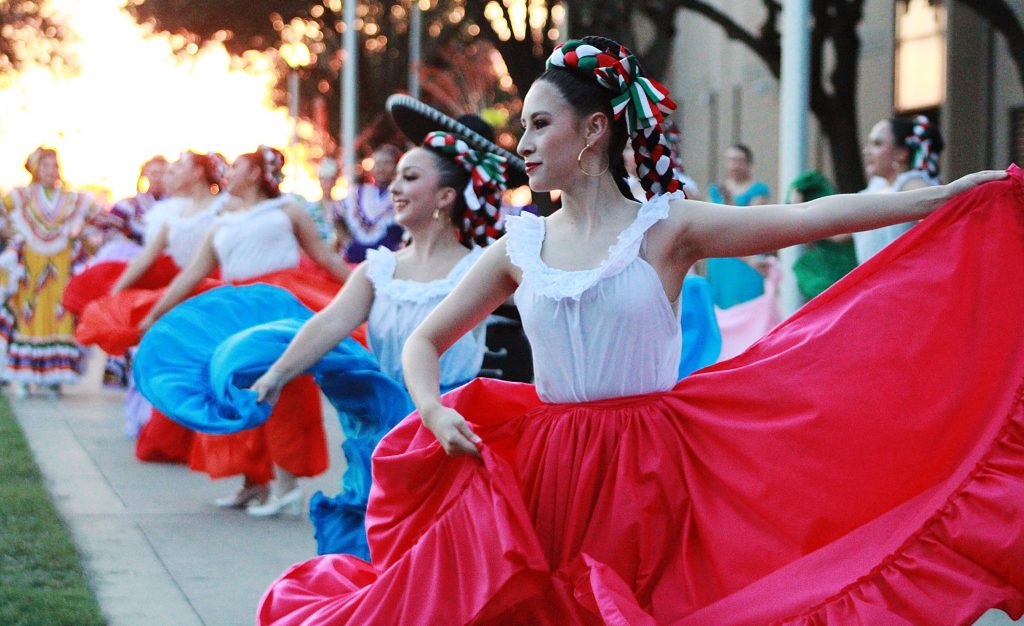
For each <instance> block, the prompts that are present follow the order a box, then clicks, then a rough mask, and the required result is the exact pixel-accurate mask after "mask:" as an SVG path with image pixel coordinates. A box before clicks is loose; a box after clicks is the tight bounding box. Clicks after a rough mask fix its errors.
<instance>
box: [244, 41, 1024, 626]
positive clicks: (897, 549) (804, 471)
mask: <svg viewBox="0 0 1024 626" xmlns="http://www.w3.org/2000/svg"><path fill="white" fill-rule="evenodd" d="M548 65H549V69H548V71H547V72H545V73H544V74H543V75H542V76H541V78H540V79H539V80H538V81H537V82H536V83H535V84H534V85H533V86H532V87H531V88H530V90H529V92H528V93H527V95H526V98H525V101H524V105H523V122H524V125H525V132H524V134H523V137H522V140H521V141H520V144H519V152H520V154H522V155H523V156H524V158H525V160H526V163H527V171H528V173H529V174H530V183H531V186H532V187H533V188H534V189H537V190H539V191H547V190H549V189H555V188H558V189H561V190H562V202H563V204H562V209H560V210H559V211H558V212H556V213H555V214H553V215H552V216H550V217H548V218H544V219H541V218H531V217H528V216H523V217H522V218H519V219H510V220H509V223H508V224H507V228H508V233H507V235H506V237H505V238H504V239H502V240H500V241H498V242H497V243H496V244H494V245H493V246H491V247H489V248H488V250H487V251H486V252H485V253H484V255H483V256H482V257H481V259H480V260H479V261H478V262H477V263H476V264H475V265H474V267H473V269H471V270H470V272H469V274H467V276H466V278H465V279H463V281H462V282H461V283H460V284H459V285H458V287H456V289H455V290H454V291H453V292H452V294H451V295H450V296H449V297H448V298H446V299H445V300H444V301H443V302H442V303H441V304H440V305H439V306H438V307H437V308H436V309H435V310H434V312H433V313H431V315H430V316H429V317H428V318H427V320H426V321H424V323H423V324H422V325H421V326H420V327H419V328H418V329H417V330H416V331H415V332H414V333H413V335H412V336H411V337H410V338H409V340H408V342H407V343H406V347H405V350H404V354H403V366H404V371H405V372H406V382H407V384H408V386H409V390H410V392H411V395H412V397H413V399H414V401H415V403H416V406H417V408H418V409H419V411H418V414H414V415H412V416H410V417H409V418H407V419H406V420H404V421H403V422H402V423H401V424H399V425H398V426H397V427H396V428H395V429H394V430H393V431H391V433H389V434H388V435H387V436H386V437H385V438H384V439H383V440H382V441H381V443H380V445H379V446H378V447H377V450H376V451H375V453H374V487H373V490H372V492H371V498H370V503H369V507H368V510H367V526H368V528H367V532H368V536H369V542H370V552H371V554H372V556H373V564H372V565H371V564H370V563H366V562H363V561H360V560H358V559H355V558H353V557H346V556H340V555H327V556H322V557H318V558H316V559H313V560H311V561H309V562H307V563H303V564H300V565H297V566H295V567H293V568H291V569H290V570H288V571H287V572H285V574H284V575H283V576H282V578H281V579H279V580H278V581H277V582H276V583H274V585H273V586H272V587H271V588H270V589H269V591H268V592H267V593H266V594H265V596H264V598H263V601H262V603H261V606H260V609H259V612H258V621H259V622H260V623H263V624H268V623H280V624H298V623H303V624H319V623H332V624H338V623H346V622H349V623H382V624H383V623H403V624H405V623H436V622H444V623H449V624H455V623H459V624H461V623H471V622H472V623H494V622H503V623H561V624H564V623H600V622H605V623H629V624H653V623H660V624H668V623H677V624H737V623H743V624H764V623H774V622H783V623H803V624H820V623H825V622H829V623H836V624H849V623H858V622H862V623H863V622H870V623H879V624H881V623H915V624H931V623H961V622H964V621H968V620H970V619H972V618H974V617H976V616H977V615H980V614H981V613H982V612H984V610H986V609H988V608H989V607H992V606H1001V607H1004V608H1008V609H1010V610H1011V611H1012V612H1014V613H1017V614H1018V615H1019V613H1020V612H1021V611H1022V609H1024V592H1022V591H1021V590H1022V589H1024V579H1022V572H1024V521H1022V520H1024V436H1022V432H1024V429H1022V426H1024V406H1022V402H1021V392H1020V390H1019V389H1020V384H1021V382H1022V381H1024V356H1022V355H1021V354H1020V351H1019V349H1018V348H1019V344H1020V341H1021V339H1024V337H1022V331H1021V328H1020V323H1019V319H1020V316H1021V315H1022V314H1024V284H1022V283H1024V281H1022V280H1021V278H1022V276H1024V270H1022V269H1021V268H1022V267H1024V246H1021V240H1022V238H1024V223H1022V222H1024V220H1022V219H1021V209H1022V197H1024V175H1022V173H1021V172H1020V171H1019V170H1017V169H1011V174H1012V175H1013V178H1012V179H1010V180H1006V179H1007V174H1006V173H1003V172H986V173H979V174H972V175H970V176H967V177H965V178H962V179H960V180H958V181H956V182H954V183H952V184H950V185H948V186H944V187H931V188H928V189H921V190H916V191H913V192H907V193H904V194H889V195H874V196H868V195H852V196H850V195H847V196H831V197H828V198H822V199H819V200H815V201H813V202H810V203H807V204H805V205H778V206H763V207H757V208H749V209H747V208H742V207H735V208H728V207H722V206H719V205H712V204H704V203H700V202H694V201H688V200H685V199H683V198H682V197H681V195H680V194H672V193H664V192H671V191H672V190H673V188H674V187H675V183H674V181H671V180H665V179H664V178H662V176H661V174H662V173H669V172H671V167H664V166H668V165H670V163H664V162H661V160H660V156H661V154H663V153H662V150H661V149H659V145H660V144H658V143H655V142H657V140H658V134H659V133H658V118H659V117H660V116H661V115H662V114H663V111H664V110H665V109H668V108H670V106H671V104H670V102H669V101H667V100H666V99H665V96H666V92H665V90H664V88H662V87H661V86H660V85H658V84H657V83H655V82H654V81H651V80H649V79H647V78H645V77H644V76H643V74H642V72H641V71H640V69H639V68H638V67H637V65H636V61H635V59H634V58H633V57H632V56H631V55H630V54H629V53H628V51H626V50H625V49H623V48H622V47H621V46H619V45H618V44H615V43H614V42H610V41H608V40H605V39H601V38H587V39H584V40H582V41H569V42H567V43H566V44H564V45H563V46H562V47H561V48H559V49H558V50H556V51H555V52H554V53H553V55H552V57H551V58H550V59H549V64H548ZM620 105H621V106H620ZM616 110H618V111H619V112H620V113H621V115H620V116H619V117H618V119H617V118H616V115H615V111H616ZM627 136H628V137H630V138H631V139H632V140H633V142H634V148H635V150H636V152H637V154H639V155H640V157H641V159H642V160H643V163H642V164H641V165H640V171H641V173H642V179H643V180H644V181H645V186H646V187H647V189H648V191H649V192H650V193H652V194H653V195H654V197H653V199H652V200H650V201H648V202H647V203H645V204H638V203H636V202H633V201H631V200H628V199H625V198H623V197H617V196H616V192H617V188H618V181H616V180H614V179H613V176H612V175H611V174H610V173H609V174H605V173H604V172H603V170H604V168H605V166H606V165H607V164H608V163H609V162H611V163H612V167H611V168H610V171H616V170H617V169H618V168H617V167H616V164H615V160H616V158H617V155H619V154H621V146H622V142H624V141H625V140H626V138H627ZM596 174H600V175H596ZM986 181H997V182H990V183H989V184H986V185H984V186H982V187H980V188H977V189H975V187H976V186H978V185H979V183H983V182H986ZM969 189H970V190H972V191H971V192H970V193H967V194H964V195H963V196H961V197H955V196H957V195H958V194H960V193H961V192H964V191H967V190H969ZM950 198H954V199H953V200H952V201H951V202H949V203H947V204H945V206H944V207H943V209H942V210H941V211H939V212H938V213H937V214H936V215H934V216H932V217H931V218H930V219H929V220H927V222H928V223H927V224H926V225H922V226H921V227H919V231H918V232H917V233H915V234H914V236H910V237H907V238H904V239H903V240H901V241H900V242H899V243H897V244H894V245H893V246H890V247H889V248H888V249H887V250H886V251H885V252H884V253H883V254H882V255H880V258H878V260H877V261H874V262H871V263H868V264H866V265H864V266H862V267H860V268H858V269H857V270H855V272H854V273H853V275H851V276H850V277H849V278H848V279H847V280H844V281H842V282H841V283H840V286H841V287H842V288H841V289H832V290H830V291H829V294H831V295H829V297H822V298H818V299H816V300H814V302H812V303H810V304H809V305H808V306H806V307H804V308H803V309H801V310H800V311H799V312H798V313H797V314H796V315H794V316H793V317H792V318H790V320H788V321H787V323H786V324H784V325H783V326H781V327H779V328H778V329H776V331H774V332H773V333H771V334H770V335H769V336H768V337H767V338H765V339H763V340H762V341H760V342H759V343H757V344H755V346H754V347H752V348H751V349H750V350H748V351H747V352H746V353H744V354H743V355H741V356H739V357H737V358H735V359H732V360H730V361H727V362H725V363H720V364H718V365H715V366H712V367H710V368H707V369H705V370H704V371H702V372H698V373H695V374H693V375H691V376H690V377H688V378H686V379H684V380H683V381H681V382H680V383H679V384H678V385H676V383H675V377H676V364H677V359H678V355H679V346H678V341H679V326H678V324H677V323H676V318H675V314H674V311H673V308H674V307H675V306H676V303H674V302H672V301H671V298H672V297H674V295H675V294H678V293H679V287H680V284H681V282H682V277H683V276H684V275H685V273H686V269H687V268H688V267H689V266H690V265H691V264H692V263H693V262H694V261H695V260H696V259H699V258H703V257H706V256H711V255H713V256H738V255H747V254H752V253H756V252H759V251H761V250H764V249H768V248H773V249H774V248H781V247H785V246H789V245H793V244H796V243H798V242H802V241H808V240H814V239H820V238H822V237H826V236H830V235H835V234H837V233H840V232H843V231H849V230H856V229H864V228H873V227H878V226H882V225H884V224H887V223H892V222H894V221H907V220H910V219H917V218H921V217H924V216H925V215H928V214H929V213H931V212H932V211H933V210H935V209H936V208H937V207H938V206H939V205H940V204H942V203H943V202H944V201H945V200H948V199H950ZM965 214H969V216H970V218H969V219H966V218H964V217H963V216H964V215H965ZM979 241H985V242H986V245H992V246H993V247H994V248H995V250H993V251H991V252H989V251H983V250H981V248H984V247H985V246H975V245H973V244H976V243H977V242H979ZM993 254H994V256H993ZM1007 256H1009V257H1010V258H1007ZM881 257H884V258H881ZM951 257H955V258H951ZM993 258H997V259H999V260H1000V261H1001V266H1000V267H998V268H994V269H991V270H990V267H989V265H990V263H991V261H992V260H993ZM937 264H938V265H940V266H942V267H941V270H942V271H936V269H937V268H936V265H937ZM1007 265H1009V267H1005V266H1007ZM1008 283H1009V285H1008ZM979 292H980V293H983V294H985V297H981V296H980V295H979ZM513 293H514V294H515V298H516V302H517V303H518V305H519V307H520V310H521V312H522V314H523V321H524V325H525V328H526V330H527V334H528V335H529V337H530V339H531V343H532V345H533V350H534V352H533V354H534V365H535V372H536V383H537V384H536V388H534V387H531V386H528V385H520V384H514V383H506V382H501V381H485V380H478V381H474V382H473V383H471V384H470V385H467V386H465V387H462V388H460V389H459V390H457V391H455V392H453V393H450V394H448V395H447V396H445V398H443V399H442V398H439V397H438V393H437V387H438V374H437V372H438V368H437V357H438V355H439V354H440V353H442V352H443V351H444V350H445V349H446V348H447V347H448V346H449V345H451V344H452V343H453V342H454V341H455V340H456V339H457V338H458V337H460V336H461V335H462V334H463V333H465V332H466V331H468V330H469V329H471V328H473V327H475V325H476V324H478V323H479V321H480V320H481V319H482V318H483V317H484V316H485V315H486V314H487V313H488V312H489V311H490V310H491V309H493V307H494V306H495V305H496V304H498V303H500V302H502V301H503V300H504V299H505V298H507V297H508V296H509V295H511V294H513ZM975 295H979V297H977V298H975ZM965 296H967V301H968V303H967V304H964V303H963V302H964V299H965ZM975 299H977V300H978V302H975ZM950 302H955V303H957V305H958V306H957V307H950V306H947V305H948V304H949V303H950ZM902 307H905V308H902ZM958 307H959V308H958ZM978 319H984V320H985V323H984V324H978V323H977V321H978ZM922 326H924V328H922ZM982 329H984V330H982ZM910 330H913V331H915V332H916V333H920V335H915V336H914V339H913V341H908V340H907V332H908V331H910ZM968 331H969V332H968ZM897 338H898V339H899V340H900V341H897ZM883 347H884V348H885V349H882V348H883ZM894 347H898V349H897V350H894V349H893V348H894ZM974 349H977V350H978V352H977V353H975V352H972V350H974ZM836 354H842V355H843V358H832V357H834V355H836ZM964 354H972V355H976V356H972V358H969V359H965V358H963V355H964ZM991 358H994V359H996V360H995V361H991V360H990V359H991ZM993 362H997V363H999V368H998V370H996V369H993V368H992V367H991V363H993ZM922 363H927V364H928V369H927V371H923V372H922V371H921V364H922ZM865 372H867V373H865ZM965 380H966V381H969V382H968V383H967V384H962V383H963V381H965ZM957 382H960V383H961V384H959V385H958V384H955V383H957ZM445 453H447V454H445ZM951 598H957V599H958V602H957V603H953V602H950V599H951Z"/></svg>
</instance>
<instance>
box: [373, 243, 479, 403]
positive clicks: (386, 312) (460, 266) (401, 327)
mask: <svg viewBox="0 0 1024 626" xmlns="http://www.w3.org/2000/svg"><path fill="white" fill-rule="evenodd" d="M481 254H483V248H474V249H473V250H472V251H470V253H469V254H467V255H466V256H465V257H463V258H462V259H461V260H460V261H459V262H458V263H456V264H455V267H453V268H452V269H451V271H450V272H448V275H447V276H445V277H444V278H440V279H438V280H432V281H429V282H419V281H415V280H404V279H399V278H395V267H396V266H397V259H396V257H395V253H394V252H393V251H392V250H389V249H387V248H385V247H383V246H382V247H380V248H376V249H370V250H367V251H366V276H367V278H368V279H369V280H370V282H371V283H372V284H373V306H372V307H370V316H369V319H368V320H367V325H366V336H367V339H369V342H370V350H371V351H372V352H373V353H374V354H375V355H376V356H377V360H378V361H379V362H380V369H381V371H383V372H384V373H385V374H387V375H388V376H390V377H391V378H393V379H395V380H397V381H399V382H401V383H403V384H404V383H405V379H404V378H403V377H402V348H403V347H404V346H405V340H406V339H408V338H409V335H411V334H412V331H413V330H415V329H416V327H417V326H419V325H420V322H422V321H423V320H424V319H426V317H427V315H429V314H430V312H431V311H433V310H434V308H435V307H437V305H438V304H440V303H441V300H443V299H444V298H445V296H447V295H448V294H449V293H451V291H452V289H454V288H455V285H456V284H458V282H459V280H460V279H461V278H462V277H463V276H464V275H465V274H466V272H467V271H469V268H470V267H471V266H472V265H473V263H474V262H475V261H476V260H477V259H478V258H480V255H481ZM484 331H485V324H480V325H479V326H477V327H476V328H474V329H473V330H472V331H470V332H469V333H467V334H466V335H465V336H463V337H462V338H461V339H459V340H458V341H456V342H455V343H454V344H453V345H452V346H451V347H450V348H448V350H447V351H446V352H445V353H444V354H442V355H441V386H442V387H450V386H453V385H456V384H459V383H463V382H466V381H468V380H470V379H472V378H474V377H476V375H477V373H478V372H479V371H480V366H481V365H482V364H483V361H484Z"/></svg>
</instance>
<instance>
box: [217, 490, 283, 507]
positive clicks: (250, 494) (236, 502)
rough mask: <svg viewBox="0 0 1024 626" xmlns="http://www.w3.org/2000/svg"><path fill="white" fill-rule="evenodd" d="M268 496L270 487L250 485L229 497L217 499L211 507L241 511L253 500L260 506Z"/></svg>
mask: <svg viewBox="0 0 1024 626" xmlns="http://www.w3.org/2000/svg"><path fill="white" fill-rule="evenodd" d="M269 496H270V487H268V486H266V485H252V486H251V487H242V488H241V489H239V490H238V491H236V492H235V493H233V494H231V495H230V496H224V497H223V498H217V499H216V500H214V501H213V505H214V506H217V507H220V508H222V509H241V508H243V507H245V506H246V505H249V504H251V503H252V502H253V501H254V500H255V501H256V502H259V503H260V504H262V503H264V502H266V501H267V500H268V498H269Z"/></svg>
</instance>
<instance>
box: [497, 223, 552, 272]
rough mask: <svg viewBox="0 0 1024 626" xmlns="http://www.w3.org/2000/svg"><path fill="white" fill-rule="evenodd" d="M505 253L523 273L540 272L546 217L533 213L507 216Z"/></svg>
mask: <svg viewBox="0 0 1024 626" xmlns="http://www.w3.org/2000/svg"><path fill="white" fill-rule="evenodd" d="M505 241H506V243H505V254H507V255H508V258H509V260H510V261H512V264H513V265H515V266H516V267H518V268H519V269H520V270H522V271H523V274H524V275H525V274H527V273H535V272H539V271H540V268H539V265H540V248H541V245H542V244H543V243H544V218H543V217H538V216H536V215H534V214H532V213H521V214H519V215H510V216H508V217H507V218H505Z"/></svg>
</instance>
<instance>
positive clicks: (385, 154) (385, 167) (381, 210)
mask: <svg viewBox="0 0 1024 626" xmlns="http://www.w3.org/2000/svg"><path fill="white" fill-rule="evenodd" d="M400 156H402V153H401V152H400V151H399V150H398V148H396V147H394V146H392V145H390V144H384V145H383V146H380V147H379V148H377V149H376V150H374V151H373V182H372V183H363V184H361V185H355V186H354V187H353V188H352V189H351V190H350V191H349V194H348V196H347V197H346V198H345V200H344V201H343V202H342V206H341V209H342V213H341V215H335V216H334V221H335V225H336V226H337V227H338V228H339V232H338V235H339V243H340V244H341V245H342V246H343V247H344V250H345V258H346V259H348V261H349V263H361V262H362V261H363V259H365V258H366V251H367V250H369V249H370V248H377V247H380V246H384V247H386V248H391V249H392V250H394V249H396V248H398V246H400V245H401V243H402V227H401V226H399V225H398V224H396V223H395V208H394V207H393V206H391V197H390V194H389V193H388V185H390V184H391V181H392V180H394V178H395V164H396V163H398V158H399V157H400Z"/></svg>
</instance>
